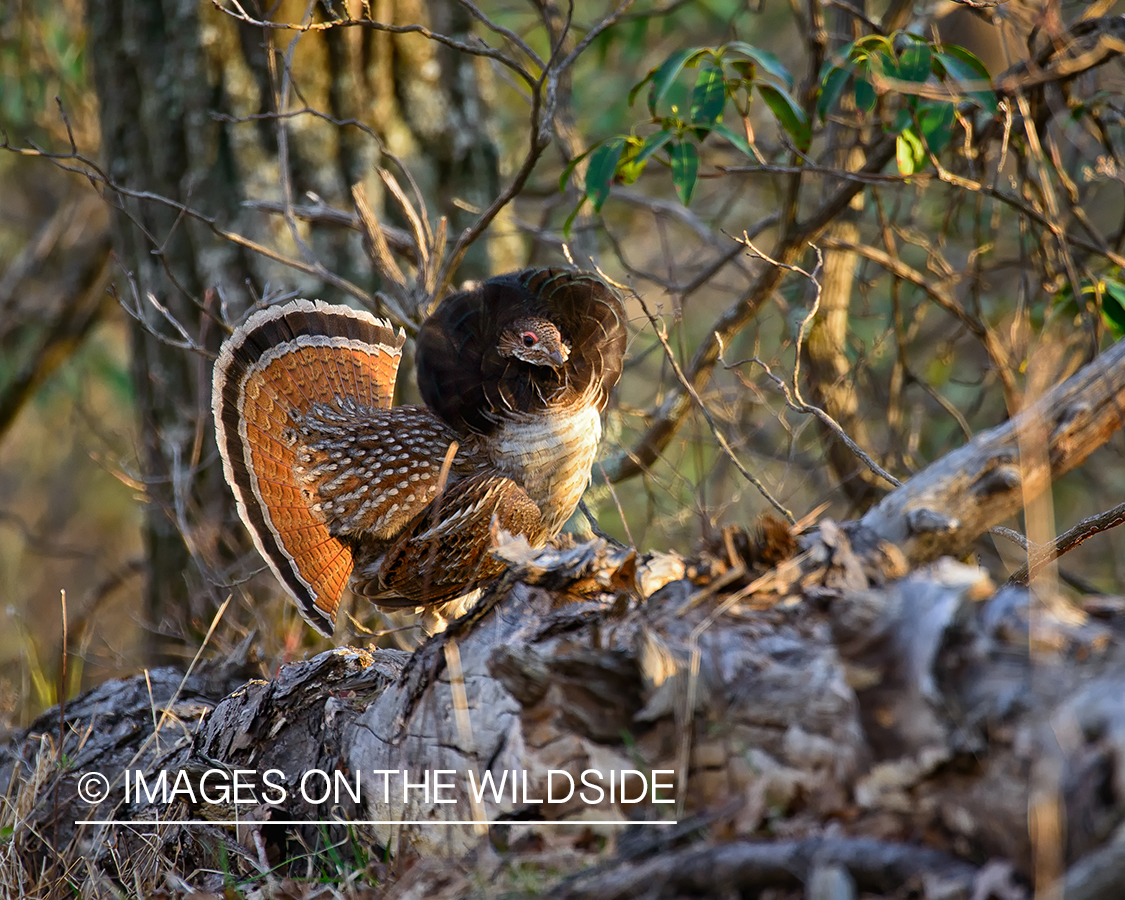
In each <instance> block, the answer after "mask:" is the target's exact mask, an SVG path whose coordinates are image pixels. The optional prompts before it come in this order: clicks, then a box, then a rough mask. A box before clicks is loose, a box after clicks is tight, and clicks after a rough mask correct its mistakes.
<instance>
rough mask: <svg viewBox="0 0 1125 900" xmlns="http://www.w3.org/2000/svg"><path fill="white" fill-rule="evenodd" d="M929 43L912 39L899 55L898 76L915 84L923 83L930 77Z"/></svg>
mask: <svg viewBox="0 0 1125 900" xmlns="http://www.w3.org/2000/svg"><path fill="white" fill-rule="evenodd" d="M931 59H932V57H931V54H930V47H929V44H926V43H925V42H923V41H912V42H911V43H910V44H909V45H908V46H907V47H906V48H905V49H904V50H903V51H902V53H901V54H900V55H899V58H898V77H899V78H901V79H902V80H903V81H909V82H911V83H913V84H922V83H924V82H925V81H926V79H927V78H929V77H930V63H931Z"/></svg>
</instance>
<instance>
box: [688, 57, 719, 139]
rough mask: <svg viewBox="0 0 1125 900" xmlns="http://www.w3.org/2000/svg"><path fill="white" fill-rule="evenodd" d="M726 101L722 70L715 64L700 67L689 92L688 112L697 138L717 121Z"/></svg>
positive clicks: (705, 133)
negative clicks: (693, 85) (689, 104)
mask: <svg viewBox="0 0 1125 900" xmlns="http://www.w3.org/2000/svg"><path fill="white" fill-rule="evenodd" d="M726 102H727V84H726V80H725V79H724V78H723V70H722V69H720V68H719V67H718V66H715V65H706V66H703V67H701V68H700V70H699V77H698V78H697V79H696V80H695V88H694V89H693V90H692V92H691V111H690V112H689V113H688V121H689V123H690V124H691V125H692V126H693V128H694V130H695V136H696V137H697V138H699V140H703V139H704V138H705V137H706V136H707V132H708V131H709V130H710V129H711V127H712V126H713V125H714V124H715V122H716V121H718V118H719V116H721V115H722V113H723V106H724V105H725V104H726ZM701 132H702V133H701Z"/></svg>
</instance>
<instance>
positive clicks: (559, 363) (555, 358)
mask: <svg viewBox="0 0 1125 900" xmlns="http://www.w3.org/2000/svg"><path fill="white" fill-rule="evenodd" d="M548 359H549V360H550V361H551V368H552V369H554V370H555V371H556V372H557V371H558V370H559V369H561V368H562V367H563V365H565V364H566V361H567V360H568V359H570V350H569V349H567V348H566V347H565V346H564V347H559V349H558V350H555V351H553V352H552V353H551V355H550V356H549V357H548Z"/></svg>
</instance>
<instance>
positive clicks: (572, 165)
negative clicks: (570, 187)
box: [559, 144, 598, 191]
mask: <svg viewBox="0 0 1125 900" xmlns="http://www.w3.org/2000/svg"><path fill="white" fill-rule="evenodd" d="M597 146H598V145H597V144H595V145H594V146H593V147H591V148H590V149H589V150H587V151H586V152H585V153H580V154H579V155H578V156H576V157H574V159H572V160H571V161H570V162H568V163H567V164H566V168H565V169H563V170H562V175H560V176H559V190H560V191H565V190H566V183H567V182H568V181H570V176H571V175H573V174H574V170H575V169H576V168H577V167H578V164H579V163H580V162H582V160H584V159H585V158H586V157H587V156H589V155H590V154H591V153H593V152H594V150H596V149H597Z"/></svg>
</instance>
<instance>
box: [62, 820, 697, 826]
mask: <svg viewBox="0 0 1125 900" xmlns="http://www.w3.org/2000/svg"><path fill="white" fill-rule="evenodd" d="M74 824H75V825H676V824H678V822H677V820H675V819H553V820H550V821H545V820H539V819H489V820H487V821H482V820H480V819H453V820H435V819H380V820H375V819H352V820H341V819H329V820H324V821H314V822H309V821H305V820H303V819H260V820H259V819H230V820H225V821H214V820H212V819H77V820H75V822H74Z"/></svg>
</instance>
